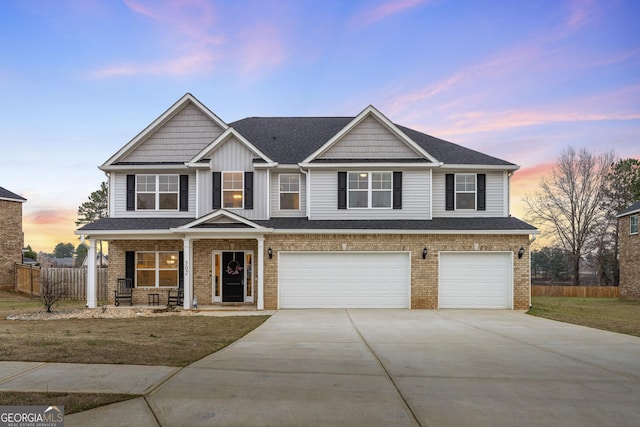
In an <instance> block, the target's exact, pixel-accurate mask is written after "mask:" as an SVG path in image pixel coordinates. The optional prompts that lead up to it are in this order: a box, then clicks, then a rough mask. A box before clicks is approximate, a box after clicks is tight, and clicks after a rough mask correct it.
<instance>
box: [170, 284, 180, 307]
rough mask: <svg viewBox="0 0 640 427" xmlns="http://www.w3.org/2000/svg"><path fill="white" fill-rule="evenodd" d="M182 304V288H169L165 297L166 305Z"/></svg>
mask: <svg viewBox="0 0 640 427" xmlns="http://www.w3.org/2000/svg"><path fill="white" fill-rule="evenodd" d="M183 304H184V289H183V288H178V290H172V289H169V296H168V297H167V306H168V307H173V306H181V305H183Z"/></svg>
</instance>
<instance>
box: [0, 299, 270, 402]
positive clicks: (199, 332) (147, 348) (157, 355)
mask: <svg viewBox="0 0 640 427" xmlns="http://www.w3.org/2000/svg"><path fill="white" fill-rule="evenodd" d="M83 307H84V302H82V301H60V302H59V303H58V304H57V305H56V306H54V311H59V310H68V309H75V308H83ZM30 311H44V306H43V304H42V302H41V301H40V300H39V299H35V298H29V297H25V296H23V295H20V294H16V293H14V292H3V291H0V342H1V343H2V345H1V346H0V360H5V361H27V362H64V363H114V364H128V365H164V366H178V367H182V366H186V365H189V364H191V363H193V362H195V361H196V360H199V359H201V358H203V357H205V356H207V355H209V354H211V353H214V352H216V351H218V350H220V349H222V348H224V347H226V346H227V345H229V344H231V343H233V342H234V341H237V340H238V339H240V338H241V337H243V336H244V335H245V334H247V333H249V332H250V331H252V330H253V329H255V328H256V327H258V326H259V325H260V324H262V323H263V322H264V321H265V320H266V319H267V318H268V316H228V317H215V316H162V317H140V318H127V319H63V320H30V321H20V320H6V318H7V316H8V315H9V314H17V313H24V312H30ZM32 395H33V399H40V400H37V402H45V401H46V402H52V400H49V399H50V398H52V397H54V398H55V399H58V400H57V404H61V405H65V413H66V414H69V413H73V412H77V411H81V410H86V409H89V408H93V407H97V406H102V405H106V404H108V403H113V402H115V401H120V400H126V399H130V398H132V397H136V396H131V395H105V394H75V393H12V392H4V393H0V405H13V404H16V403H15V402H18V403H17V404H29V405H30V404H40V403H24V402H31V401H32V400H31V399H32V397H31V396H32ZM53 402H56V401H53ZM42 404H46V405H50V404H51V403H42Z"/></svg>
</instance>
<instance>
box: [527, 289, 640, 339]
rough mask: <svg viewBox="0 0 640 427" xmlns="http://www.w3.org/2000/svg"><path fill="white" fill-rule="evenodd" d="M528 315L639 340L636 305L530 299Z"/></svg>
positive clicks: (639, 317)
mask: <svg viewBox="0 0 640 427" xmlns="http://www.w3.org/2000/svg"><path fill="white" fill-rule="evenodd" d="M531 305H532V307H531V310H529V312H528V313H529V314H531V315H533V316H538V317H544V318H547V319H553V320H559V321H561V322H567V323H573V324H576V325H583V326H589V327H591V328H597V329H604V330H606V331H612V332H619V333H621V334H627V335H635V336H637V337H640V301H623V300H619V299H616V298H568V297H533V298H532V302H531Z"/></svg>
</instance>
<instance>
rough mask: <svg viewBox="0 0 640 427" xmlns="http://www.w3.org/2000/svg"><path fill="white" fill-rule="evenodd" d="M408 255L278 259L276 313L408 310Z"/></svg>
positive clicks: (310, 254) (344, 254)
mask: <svg viewBox="0 0 640 427" xmlns="http://www.w3.org/2000/svg"><path fill="white" fill-rule="evenodd" d="M410 269H411V265H410V259H409V254H408V253H397V252H394V253H388V252H365V253H360V252H355V253H354V252H340V253H326V252H284V253H280V254H278V292H279V297H280V304H279V307H280V308H356V307H360V308H408V307H409V305H410V296H409V295H410V292H411V284H410V280H411V270H410Z"/></svg>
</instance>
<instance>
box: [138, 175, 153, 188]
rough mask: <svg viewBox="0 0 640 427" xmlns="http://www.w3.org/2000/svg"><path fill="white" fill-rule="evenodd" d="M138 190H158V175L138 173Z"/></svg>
mask: <svg viewBox="0 0 640 427" xmlns="http://www.w3.org/2000/svg"><path fill="white" fill-rule="evenodd" d="M137 179H138V185H137V190H138V191H146V192H148V191H156V176H155V175H138V177H137Z"/></svg>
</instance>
